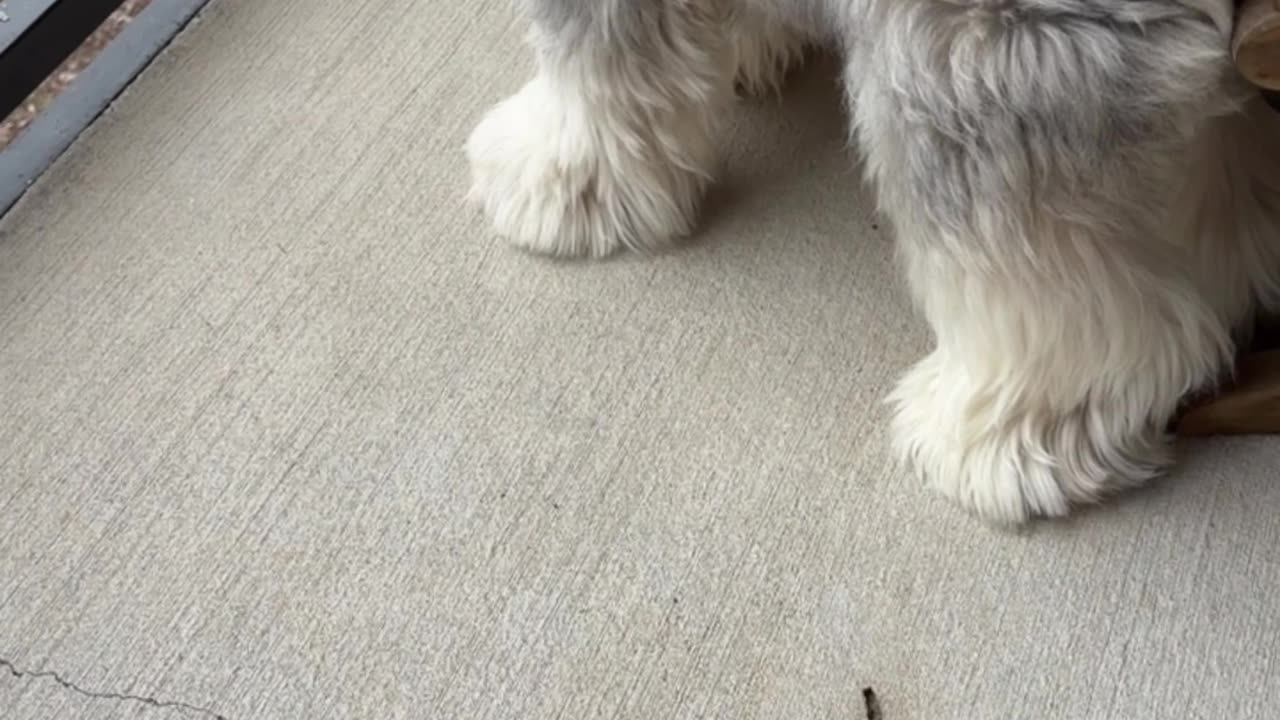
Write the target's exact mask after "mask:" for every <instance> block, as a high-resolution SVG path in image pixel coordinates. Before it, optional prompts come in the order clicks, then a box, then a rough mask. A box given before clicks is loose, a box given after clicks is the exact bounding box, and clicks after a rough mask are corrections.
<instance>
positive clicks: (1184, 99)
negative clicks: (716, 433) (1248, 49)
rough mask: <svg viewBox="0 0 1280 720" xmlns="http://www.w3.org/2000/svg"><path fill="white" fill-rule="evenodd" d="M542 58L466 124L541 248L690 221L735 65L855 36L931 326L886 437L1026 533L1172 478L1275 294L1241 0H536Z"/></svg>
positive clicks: (894, 206) (885, 176)
mask: <svg viewBox="0 0 1280 720" xmlns="http://www.w3.org/2000/svg"><path fill="white" fill-rule="evenodd" d="M524 1H525V3H526V6H527V9H528V11H529V14H530V17H531V18H532V19H533V24H534V27H535V39H536V43H537V47H538V50H539V57H540V60H541V62H540V73H539V77H538V78H537V79H535V80H534V81H531V83H530V84H529V85H528V86H526V88H525V90H523V91H522V93H521V94H520V95H518V96H516V97H515V98H513V99H511V100H509V101H508V102H507V103H504V104H503V105H501V106H499V108H497V109H496V110H495V111H494V113H492V114H491V115H490V116H489V117H488V118H486V120H485V121H484V122H482V123H481V125H480V126H479V127H478V128H477V131H476V132H475V133H473V136H472V139H471V140H470V141H469V153H470V156H471V158H472V162H473V168H474V173H473V175H474V178H475V182H474V183H473V195H474V196H476V197H478V198H480V199H481V201H482V202H483V204H484V206H485V208H486V212H488V213H489V214H490V216H491V217H492V218H494V222H495V225H496V226H497V227H498V228H499V231H500V232H503V233H504V234H507V235H509V236H510V237H512V238H513V240H515V241H516V242H517V243H518V244H521V245H523V246H525V247H529V248H531V249H534V250H536V251H539V252H546V253H552V254H561V255H570V254H572V255H590V256H602V255H606V254H609V253H611V252H613V251H615V250H617V249H620V248H632V249H649V248H654V247H658V246H661V245H662V244H664V243H667V242H670V241H671V240H672V239H673V238H674V237H676V236H679V235H682V234H684V233H685V232H688V231H689V230H690V229H691V228H692V227H694V224H695V216H696V209H697V200H698V198H699V197H700V193H701V192H702V190H703V189H704V187H705V185H706V182H707V181H709V180H710V179H711V178H712V176H713V175H714V168H713V165H714V162H715V150H716V142H715V140H716V137H717V134H718V133H719V132H721V130H722V129H723V127H724V117H725V115H726V113H727V111H728V109H729V108H730V103H729V102H728V100H729V98H730V96H731V90H732V80H733V75H734V73H735V72H736V73H738V74H739V75H740V76H741V77H739V81H740V82H739V85H740V86H742V87H747V88H768V87H771V86H774V85H775V84H776V83H775V81H776V79H777V75H778V73H780V72H781V71H782V70H783V69H785V66H786V64H787V63H788V62H789V60H790V58H792V57H793V54H794V52H793V51H794V50H795V47H796V44H797V43H801V42H806V41H807V42H813V43H822V44H826V45H828V46H830V47H832V48H834V49H836V50H838V51H840V52H842V53H843V56H844V58H845V68H846V70H845V73H844V77H845V83H846V86H847V87H846V90H847V95H848V98H849V105H850V115H851V116H852V119H853V128H852V131H851V135H852V136H853V138H854V140H855V144H856V145H857V148H858V150H859V151H860V152H861V154H862V155H863V158H864V161H865V163H864V164H865V167H866V169H867V173H868V176H869V178H870V180H871V181H872V183H873V184H874V186H875V189H876V191H877V196H878V200H879V203H880V205H881V208H882V210H883V211H884V213H885V214H886V215H887V216H888V217H889V218H890V220H891V221H892V224H893V226H894V228H895V230H896V234H897V236H898V246H899V248H900V251H901V255H902V259H903V264H904V266H905V269H906V275H907V280H908V282H909V284H910V286H911V290H912V293H913V295H914V296H915V298H916V300H917V304H918V306H919V307H920V308H921V310H922V312H923V314H924V315H925V317H926V318H927V320H928V321H929V323H930V325H931V327H932V329H933V331H934V336H935V339H936V348H935V350H934V352H933V353H932V354H930V355H929V356H928V357H927V358H925V359H923V360H922V361H921V362H920V363H918V364H917V366H916V367H915V368H913V369H912V370H911V371H910V372H909V373H907V375H906V376H905V377H904V378H903V380H902V381H901V382H900V383H899V386H898V388H897V389H896V390H895V391H894V393H893V395H892V397H891V400H892V402H893V404H894V406H895V408H896V413H895V419H894V437H895V443H896V445H897V446H898V448H899V450H900V451H901V453H902V454H903V455H904V456H905V457H906V458H907V459H909V460H910V461H911V462H912V463H913V464H914V465H915V466H916V467H917V468H918V469H920V471H921V473H922V474H923V475H925V476H926V477H928V478H929V479H930V480H931V481H932V482H933V484H934V485H935V486H936V487H937V488H939V489H940V490H941V491H942V492H943V493H944V494H946V495H948V496H949V497H951V498H952V499H954V500H957V501H958V502H960V503H961V504H962V505H964V506H966V507H967V508H969V509H971V510H973V511H975V512H978V513H979V514H981V515H982V516H983V517H985V518H987V519H990V520H995V521H1000V522H1019V521H1022V520H1025V519H1027V518H1028V517H1029V516H1031V515H1062V514H1065V513H1066V512H1067V508H1068V507H1069V506H1070V505H1071V504H1074V503H1082V502H1093V501H1096V500H1098V499H1100V498H1102V497H1103V496H1105V495H1106V494H1108V493H1110V492H1113V491H1115V490H1118V489H1122V488H1124V487H1128V486H1131V485H1134V484H1137V483H1140V482H1142V481H1145V480H1146V479H1148V478H1150V477H1152V476H1154V475H1156V474H1158V473H1159V472H1160V471H1161V470H1162V469H1163V468H1164V467H1165V466H1166V465H1167V464H1168V463H1169V462H1170V456H1171V454H1170V452H1169V447H1168V443H1167V439H1166V438H1165V437H1164V428H1165V427H1166V425H1167V423H1168V421H1169V419H1170V418H1171V417H1172V415H1173V414H1174V412H1175V411H1176V409H1177V406H1178V403H1179V401H1180V399H1181V398H1183V397H1184V396H1185V395H1186V394H1187V393H1188V392H1189V391H1192V390H1195V389H1197V388H1200V387H1202V386H1205V385H1210V384H1212V383H1213V382H1214V381H1215V380H1216V378H1217V377H1218V376H1219V375H1220V374H1221V373H1222V371H1223V370H1224V369H1225V368H1227V367H1228V366H1229V363H1230V360H1231V356H1232V354H1233V353H1234V351H1235V347H1234V345H1233V342H1234V340H1233V336H1232V333H1233V331H1238V330H1239V329H1240V328H1241V327H1242V326H1243V325H1245V324H1247V323H1248V321H1249V319H1250V318H1251V317H1252V316H1253V313H1254V312H1255V311H1256V310H1257V309H1258V308H1259V306H1261V307H1262V308H1264V309H1268V310H1280V123H1277V121H1276V118H1275V117H1274V116H1272V115H1271V113H1270V112H1269V111H1266V110H1265V109H1261V104H1260V103H1259V102H1258V99H1257V97H1256V93H1253V92H1252V91H1251V90H1250V89H1249V88H1247V87H1245V86H1244V84H1243V83H1242V81H1241V80H1240V78H1239V77H1237V75H1236V73H1235V70H1234V68H1233V66H1232V63H1231V61H1230V58H1229V56H1228V44H1229V41H1230V34H1231V18H1232V12H1233V0H524Z"/></svg>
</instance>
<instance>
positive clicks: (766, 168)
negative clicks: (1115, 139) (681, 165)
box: [0, 0, 1280, 720]
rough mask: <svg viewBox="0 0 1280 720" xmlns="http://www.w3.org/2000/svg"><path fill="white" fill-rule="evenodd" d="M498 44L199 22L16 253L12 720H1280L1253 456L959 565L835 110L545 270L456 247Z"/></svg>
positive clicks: (920, 346)
mask: <svg viewBox="0 0 1280 720" xmlns="http://www.w3.org/2000/svg"><path fill="white" fill-rule="evenodd" d="M521 34H522V29H521V26H520V25H519V24H518V23H516V22H514V20H513V17H512V14H511V10H510V3H509V1H508V0H477V1H472V2H465V3H463V2H456V1H454V0H450V1H448V2H446V1H445V0H388V1H387V2H380V3H365V4H360V3H334V2H327V1H325V0H273V1H272V2H261V1H258V0H218V1H217V2H214V3H213V4H212V6H211V8H210V9H209V11H208V12H207V13H206V14H205V17H204V19H203V20H202V21H201V22H199V23H198V24H197V25H196V26H195V27H193V28H191V29H190V30H189V31H188V32H187V33H186V34H185V35H184V36H183V37H182V39H181V40H180V41H179V42H178V43H177V44H176V46H174V47H173V48H172V49H171V50H170V51H169V52H167V53H166V54H165V55H164V57H162V58H161V59H160V61H159V62H158V63H157V64H156V65H155V66H153V67H152V68H151V69H150V70H149V71H148V72H147V73H146V75H145V76H144V77H143V78H141V80H140V81H139V82H138V83H137V84H136V85H135V86H134V87H133V88H132V89H131V90H130V91H129V92H128V94H127V95H126V96H125V97H124V98H123V99H122V100H121V101H120V102H119V103H118V106H117V107H116V108H115V109H114V110H113V111H112V112H111V113H109V115H108V116H106V117H105V118H103V119H102V120H101V121H100V122H99V123H98V124H97V125H96V126H95V127H94V128H93V129H92V130H91V131H90V132H89V133H88V135H87V136H86V137H84V138H82V140H81V141H80V142H79V143H77V145H76V146H75V147H74V148H73V150H72V151H71V152H70V153H69V154H68V155H67V156H66V157H64V159H63V160H62V161H61V162H60V163H59V164H58V165H57V167H56V168H55V169H54V170H53V171H52V172H50V173H49V174H48V175H47V176H46V177H45V178H44V179H43V180H41V181H40V182H39V183H38V185H37V186H36V187H35V189H34V190H33V192H32V193H31V194H30V195H29V196H28V197H27V198H26V199H25V200H24V201H23V202H22V203H21V204H19V205H18V206H17V207H16V208H15V209H14V210H13V211H12V212H11V213H10V214H9V215H8V216H7V217H5V218H4V219H3V220H2V221H0V405H2V406H3V412H2V413H0V538H2V541H0V658H3V660H4V663H3V664H0V717H4V718H5V719H6V720H23V719H27V718H32V719H42V720H43V719H48V718H137V717H142V718H164V719H166V720H168V719H171V718H212V717H215V716H217V717H224V718H234V719H236V720H240V719H248V718H379V719H382V718H466V719H468V720H472V719H476V720H479V719H482V718H512V719H517V718H519V719H524V718H557V717H558V718H573V719H578V718H595V717H610V718H640V719H644V720H650V719H654V718H695V717H703V718H712V717H715V718H734V719H736V718H757V717H758V718H788V719H792V718H794V719H808V718H840V719H847V718H862V717H865V716H866V714H865V709H864V707H863V699H862V688H864V687H867V686H871V687H874V688H875V690H876V692H877V693H878V695H879V697H880V700H881V704H882V707H883V717H884V718H885V720H910V719H917V718H918V719H920V720H940V719H947V718H957V719H966V720H971V719H973V718H998V719H1001V720H1003V719H1006V718H1036V719H1039V718H1064V719H1065V718H1071V719H1075V718H1127V719H1128V718H1138V719H1143V718H1152V719H1155V718H1169V717H1178V718H1211V719H1213V720H1222V719H1225V718H1260V717H1270V716H1272V714H1273V713H1274V708H1275V707H1277V706H1278V705H1280V682H1277V681H1276V678H1277V677H1280V672H1277V670H1278V668H1277V652H1280V607H1277V603H1278V602H1280V601H1278V600H1277V598H1278V597H1280V593H1278V592H1277V590H1280V560H1278V559H1277V557H1278V556H1277V547H1280V513H1277V510H1278V509H1280V477H1277V476H1278V475H1280V470H1278V468H1280V443H1277V442H1275V441H1274V440H1231V441H1225V440H1224V441H1212V442H1204V443H1197V444H1188V445H1186V446H1185V447H1184V448H1183V452H1182V454H1183V465H1182V467H1181V468H1180V469H1179V470H1178V471H1177V472H1176V473H1175V474H1174V475H1173V476H1172V477H1170V478H1169V479H1167V480H1166V481H1164V482H1161V483H1159V484H1158V485H1156V486H1154V487H1153V488H1151V489H1149V490H1145V491H1143V492H1139V493H1135V494H1134V495H1132V496H1129V497H1127V498H1125V499H1124V500H1123V501H1121V502H1118V503H1115V504H1113V505H1111V506H1108V507H1106V508H1104V509H1101V510H1098V511H1095V512H1090V513H1086V514H1084V515H1082V516H1080V517H1078V518H1077V519H1075V520H1073V521H1071V522H1065V523H1057V524H1049V525H1042V526H1039V527H1037V528H1035V529H1034V530H1033V531H1031V532H1028V533H1025V534H1019V535H1009V534H998V533H993V532H991V531H989V530H986V529H984V528H982V527H980V526H977V525H975V524H974V523H972V522H971V521H969V520H968V519H966V518H964V517H962V516H961V515H960V514H958V513H957V512H956V511H954V510H952V509H951V508H950V507H949V506H947V505H946V504H945V503H943V502H942V501H940V500H937V499H935V498H934V497H933V496H932V495H931V494H929V493H928V492H926V491H925V490H923V489H921V488H919V487H917V485H916V484H915V483H913V482H912V481H910V480H909V479H908V478H907V477H906V476H905V474H904V473H903V471H902V469H901V468H899V467H897V466H896V465H895V464H894V463H893V462H892V461H891V460H890V459H889V458H888V457H887V455H886V453H885V444H884V433H883V426H884V424H885V411H884V408H883V406H882V405H881V398H882V397H883V396H884V394H885V392H886V390H887V389H888V387H889V385H890V383H891V382H892V380H893V378H894V377H895V376H896V375H897V374H898V373H899V372H900V371H901V370H902V369H903V368H904V367H906V366H907V364H909V363H910V362H911V361H912V360H913V359H914V358H916V357H917V356H919V354H920V353H921V352H922V351H923V350H924V349H925V347H926V345H927V342H928V338H927V333H926V329H925V328H924V326H923V325H922V324H921V322H920V321H919V319H918V318H916V317H915V315H914V314H913V313H912V312H911V310H910V307H909V303H908V301H907V299H906V297H905V296H904V294H903V292H902V289H901V287H900V285H899V283H898V281H897V278H896V275H895V273H894V269H893V266H892V252H891V245H890V239H889V238H888V237H887V236H886V235H885V234H884V233H883V232H882V231H880V230H879V228H878V226H877V220H876V218H875V217H874V216H872V215H871V214H870V212H869V210H868V208H869V203H868V202H867V198H866V196H865V194H864V193H863V191H862V190H861V189H860V187H859V183H858V180H857V172H856V168H855V166H854V163H855V160H854V159H852V158H850V157H849V156H848V155H847V154H845V153H844V152H843V148H844V143H843V140H842V131H841V117H840V103H839V102H838V96H837V94H836V91H835V88H834V80H833V77H832V73H831V72H830V70H829V69H824V68H822V67H818V68H815V69H813V70H811V71H809V72H806V73H804V74H803V75H802V76H801V77H799V78H798V80H797V83H796V85H795V86H794V87H793V88H792V89H791V91H790V92H789V93H788V95H787V98H786V101H785V103H784V104H783V105H781V106H778V105H770V104H764V105H760V106H754V107H745V108H744V109H743V110H742V114H741V119H740V121H739V122H738V124H737V126H736V127H735V129H734V131H733V133H731V135H730V136H728V137H726V138H725V143H726V147H727V152H728V154H729V159H728V165H727V170H726V173H727V178H726V181H725V183H724V185H723V186H722V187H721V188H720V189H718V190H717V191H716V193H715V194H714V196H713V197H712V199H711V208H710V212H709V214H708V216H707V218H706V226H705V230H704V232H703V233H702V234H701V235H700V236H699V237H698V238H697V239H696V241H695V242H694V243H692V244H691V245H690V246H689V247H688V248H687V249H684V250H681V251H679V252H675V253H672V254H670V255H668V256H664V257H660V258H655V259H647V260H646V259H638V258H624V259H620V260H618V261H613V262H607V263H603V264H598V265H577V264H565V263H550V262H545V261H540V260H536V259H532V258H529V257H527V256H524V255H521V254H519V253H515V252H512V251H509V250H508V249H506V248H505V247H504V246H503V245H501V244H499V243H496V242H494V241H493V239H492V238H490V237H489V235H488V233H487V231H486V229H485V227H484V225H483V223H482V222H481V221H480V219H479V218H478V217H476V216H475V215H474V213H472V212H469V211H466V210H464V209H463V208H462V207H461V205H460V198H461V196H462V193H463V192H464V190H465V184H466V168H465V165H464V163H463V160H462V157H461V155H460V152H459V147H460V145H461V143H462V141H463V140H464V138H465V137H466V134H467V132H468V131H469V129H470V127H471V126H472V125H473V123H474V122H475V121H476V119H477V117H478V116H479V114H480V113H481V112H482V111H483V110H484V108H486V107H487V106H488V105H490V104H491V103H492V102H494V101H495V100H497V99H498V98H499V97H501V96H503V95H504V94H505V93H508V92H510V91H511V90H513V89H514V88H515V87H517V86H518V84H519V83H520V82H521V80H522V79H523V78H524V77H525V76H526V75H527V73H528V72H529V60H528V57H527V54H525V53H524V52H523V50H522V49H521V46H520V44H519V42H520V37H521Z"/></svg>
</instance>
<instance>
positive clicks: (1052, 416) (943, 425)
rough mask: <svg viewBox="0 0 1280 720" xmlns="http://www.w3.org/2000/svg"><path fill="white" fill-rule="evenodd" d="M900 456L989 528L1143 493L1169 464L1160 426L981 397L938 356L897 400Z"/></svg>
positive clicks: (1089, 410)
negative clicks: (1135, 490) (1139, 488)
mask: <svg viewBox="0 0 1280 720" xmlns="http://www.w3.org/2000/svg"><path fill="white" fill-rule="evenodd" d="M890 401H891V403H892V404H893V405H894V407H895V409H896V415H895V417H894V424H893V432H894V442H895V446H896V448H897V450H898V452H899V454H900V455H901V456H902V457H903V459H904V460H906V461H907V462H908V463H910V464H911V465H912V466H913V467H914V469H915V470H916V471H917V472H918V473H919V474H920V475H922V476H923V478H924V479H925V480H926V482H928V483H929V484H930V485H931V486H932V487H933V488H934V489H936V490H937V491H939V492H940V493H941V494H942V495H944V496H946V497H947V498H949V499H950V500H952V501H954V502H956V503H957V504H959V505H960V506H961V507H962V508H964V509H965V510H967V511H969V512H971V513H973V514H974V515H976V516H978V517H979V518H980V519H982V520H983V521H985V522H988V523H990V524H993V525H1000V526H1013V525H1021V524H1023V523H1026V522H1028V521H1029V520H1031V519H1033V518H1037V517H1062V516H1065V515H1068V514H1069V513H1070V511H1071V508H1072V507H1073V506H1076V505H1082V504H1088V503H1096V502H1098V501H1099V500H1101V499H1102V498H1103V497H1105V496H1107V495H1109V494H1111V493H1114V492H1117V491H1120V490H1123V489H1126V488H1129V487H1133V486H1136V485H1139V484H1141V483H1143V482H1145V481H1147V480H1149V479H1151V478H1152V477H1155V476H1156V475H1158V474H1159V473H1160V472H1161V471H1162V470H1163V468H1164V467H1166V466H1167V465H1168V463H1169V461H1170V458H1169V457H1168V456H1169V446H1168V443H1167V442H1166V441H1165V438H1164V437H1163V436H1162V435H1161V434H1160V433H1159V432H1157V431H1156V430H1155V428H1154V426H1150V425H1142V424H1140V423H1139V424H1138V429H1137V430H1136V431H1135V424H1134V423H1132V422H1130V419H1129V418H1127V417H1125V416H1124V415H1123V412H1122V411H1121V409H1120V408H1116V411H1115V412H1114V413H1109V412H1108V411H1107V409H1106V408H1105V407H1093V406H1085V407H1082V408H1078V409H1076V410H1074V411H1071V412H1067V413H1054V412H1052V411H1050V410H1047V409H1045V408H1043V407H1040V408H1037V407H1035V406H1034V405H1030V406H1027V405H1025V404H1023V405H1022V406H1020V407H1013V406H1010V404H1009V403H1008V402H1007V401H1006V399H1005V398H1002V397H1001V396H1000V394H999V393H998V391H996V392H988V393H979V392H975V391H974V389H973V387H972V385H971V384H970V382H969V380H968V377H967V375H966V373H964V372H963V371H961V370H959V369H957V368H950V367H948V365H947V364H946V362H945V361H944V360H943V359H942V357H941V355H940V354H939V353H937V352H935V353H934V354H933V355H930V356H929V357H928V358H926V359H924V360H923V361H921V362H920V363H919V364H918V365H917V366H916V367H915V368H913V369H912V370H911V372H910V373H908V374H907V376H906V377H905V378H903V380H902V381H901V383H899V385H898V387H897V388H896V389H895V390H894V392H893V394H892V396H891V397H890Z"/></svg>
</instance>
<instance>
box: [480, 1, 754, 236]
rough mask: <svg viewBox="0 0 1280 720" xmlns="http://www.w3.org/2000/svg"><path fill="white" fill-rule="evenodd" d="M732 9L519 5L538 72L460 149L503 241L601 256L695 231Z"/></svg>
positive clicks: (703, 4)
mask: <svg viewBox="0 0 1280 720" xmlns="http://www.w3.org/2000/svg"><path fill="white" fill-rule="evenodd" d="M727 3H728V0H649V1H647V2H635V1H633V0H589V1H588V0H526V2H525V3H524V4H525V7H526V9H527V10H528V12H529V15H530V17H531V19H532V22H533V32H532V35H531V37H532V44H533V46H534V48H535V51H536V53H537V61H538V72H537V75H536V77H534V78H533V80H531V81H530V82H529V83H528V84H527V85H525V86H524V88H523V89H521V90H520V91H519V92H518V93H517V94H516V95H514V96H512V97H511V98H509V99H507V100H505V101H504V102H502V103H501V104H499V105H498V106H497V107H496V108H494V109H493V110H491V111H490V112H489V114H488V115H487V116H486V117H485V118H484V119H483V121H482V122H481V123H480V125H479V126H478V127H477V128H476V129H475V131H474V132H473V133H472V135H471V138H470V140H469V141H468V143H467V154H468V157H469V159H470V162H471V168H472V189H471V197H472V198H473V200H475V201H476V202H477V203H478V204H479V205H481V206H482V207H483V208H484V211H485V213H486V215H487V216H488V218H489V219H490V221H491V222H492V223H493V224H494V226H495V227H496V229H497V231H498V232H499V234H501V235H503V236H505V237H506V238H507V239H509V240H510V241H512V242H513V243H515V244H516V245H518V246H520V247H523V248H526V249H528V250H531V251H534V252H538V253H542V254H549V255H558V256H591V257H602V256H605V255H609V254H611V253H613V252H615V251H617V250H619V249H623V248H628V249H633V250H654V249H657V248H660V247H662V246H664V245H666V244H668V243H670V242H671V241H673V240H675V239H676V238H679V237H681V236H683V235H686V234H688V233H689V232H690V231H692V229H693V227H694V224H695V221H696V214H697V209H698V205H699V202H700V200H701V197H702V195H703V192H704V190H705V187H706V185H707V183H708V182H709V180H710V179H711V177H712V173H713V171H714V169H715V164H716V161H717V157H716V147H715V142H714V141H715V129H716V128H717V127H718V126H719V123H720V122H721V121H723V119H724V117H725V114H726V111H727V110H728V109H729V106H730V104H731V102H732V97H733V75H734V72H733V62H734V53H733V50H732V48H731V46H730V43H729V32H728V18H729V14H728V13H729V8H728V6H727Z"/></svg>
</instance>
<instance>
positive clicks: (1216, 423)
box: [1177, 350, 1280, 472]
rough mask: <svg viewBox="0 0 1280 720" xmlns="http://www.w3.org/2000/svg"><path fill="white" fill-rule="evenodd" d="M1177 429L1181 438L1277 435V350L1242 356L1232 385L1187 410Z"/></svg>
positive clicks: (1279, 400) (1279, 412) (1279, 425)
mask: <svg viewBox="0 0 1280 720" xmlns="http://www.w3.org/2000/svg"><path fill="white" fill-rule="evenodd" d="M1177 427H1178V434H1179V435H1182V436H1184V437H1203V436H1206V435H1271V434H1276V433H1280V350H1269V351H1266V352H1258V353H1254V354H1252V355H1246V356H1245V357H1244V358H1242V359H1241V360H1240V363H1239V365H1238V366H1237V368H1236V380H1235V382H1234V383H1233V384H1231V385H1230V386H1228V387H1226V388H1224V389H1223V391H1222V392H1221V393H1220V394H1218V395H1217V396H1215V397H1212V398H1209V399H1207V400H1206V401H1204V402H1203V403H1201V404H1199V405H1196V406H1195V407H1192V408H1191V409H1190V410H1188V411H1187V412H1186V414H1184V415H1183V416H1182V417H1181V418H1180V419H1179V421H1178V426H1177ZM1277 472H1280V468H1278V469H1277Z"/></svg>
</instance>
